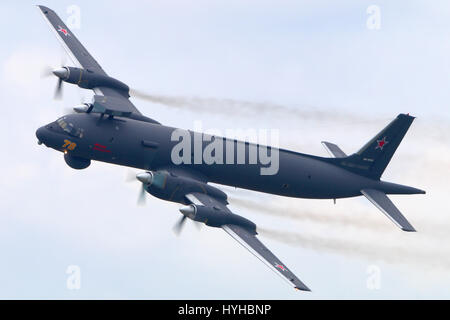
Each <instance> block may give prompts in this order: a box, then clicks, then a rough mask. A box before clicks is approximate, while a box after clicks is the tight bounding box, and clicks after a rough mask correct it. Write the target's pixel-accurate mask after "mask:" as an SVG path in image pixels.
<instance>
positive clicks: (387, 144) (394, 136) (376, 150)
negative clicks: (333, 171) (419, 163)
mask: <svg viewBox="0 0 450 320" xmlns="http://www.w3.org/2000/svg"><path fill="white" fill-rule="evenodd" d="M413 120H414V117H412V116H410V115H409V114H399V115H398V116H397V118H395V119H394V120H393V121H392V122H391V123H390V124H388V125H387V126H386V127H385V128H384V129H383V130H381V131H380V132H379V133H378V134H377V135H376V136H375V137H374V138H373V139H372V140H370V141H369V142H368V143H366V145H365V146H364V147H362V148H361V150H359V151H358V152H357V153H355V154H353V155H351V156H349V157H346V158H341V161H340V163H339V164H340V165H341V166H343V167H345V168H346V169H348V170H351V171H354V172H356V173H358V174H360V175H364V176H367V177H370V178H373V179H379V178H380V177H381V175H382V174H383V172H384V170H385V169H386V167H387V165H388V164H389V162H390V161H391V158H392V156H393V155H394V153H395V151H396V150H397V147H398V146H399V144H400V142H401V141H402V139H403V137H404V136H405V134H406V132H407V131H408V129H409V127H410V126H411V123H412V122H413Z"/></svg>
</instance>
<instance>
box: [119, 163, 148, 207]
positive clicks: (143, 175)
mask: <svg viewBox="0 0 450 320" xmlns="http://www.w3.org/2000/svg"><path fill="white" fill-rule="evenodd" d="M136 179H137V180H138V181H140V182H141V189H140V190H139V195H138V199H137V204H138V205H139V206H142V205H145V200H146V195H147V192H146V190H145V185H146V184H150V183H151V182H152V179H153V174H152V173H151V172H140V173H137V174H136V173H135V172H133V171H131V170H128V171H127V174H126V177H125V181H126V182H135V181H136Z"/></svg>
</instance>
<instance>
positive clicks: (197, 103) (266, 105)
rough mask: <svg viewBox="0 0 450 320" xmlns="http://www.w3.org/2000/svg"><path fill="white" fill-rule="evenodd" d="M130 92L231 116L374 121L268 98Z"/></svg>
mask: <svg viewBox="0 0 450 320" xmlns="http://www.w3.org/2000/svg"><path fill="white" fill-rule="evenodd" d="M130 94H131V95H132V96H133V97H136V98H140V99H143V100H147V101H150V102H153V103H159V104H162V105H165V106H168V107H173V108H178V109H186V110H191V111H199V112H209V113H214V114H224V115H231V116H235V115H236V114H240V115H248V116H253V115H255V114H258V115H261V114H270V115H271V116H283V115H284V116H287V117H292V116H296V117H299V118H301V119H302V120H322V121H339V122H344V123H349V124H351V123H354V122H358V123H361V122H364V123H374V121H377V120H376V119H375V120H374V119H373V118H368V117H364V116H362V115H356V114H354V113H349V112H343V111H336V110H321V109H318V108H314V107H308V108H293V107H288V106H284V105H280V104H276V103H270V102H250V101H242V100H234V99H217V98H199V97H183V96H167V95H156V94H146V93H143V92H141V91H138V90H133V89H132V90H130ZM378 120H379V119H378Z"/></svg>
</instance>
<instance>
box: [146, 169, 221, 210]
mask: <svg viewBox="0 0 450 320" xmlns="http://www.w3.org/2000/svg"><path fill="white" fill-rule="evenodd" d="M138 179H139V180H140V181H141V182H142V183H144V187H145V189H146V190H147V192H148V193H150V194H151V195H153V196H155V197H157V198H160V199H163V200H168V201H172V202H178V203H182V204H186V203H187V201H186V199H185V195H186V194H189V193H194V192H199V193H206V194H208V195H211V196H212V197H214V198H216V199H222V200H226V199H227V195H226V194H225V193H224V192H223V191H221V190H219V189H217V188H215V187H213V186H210V185H209V184H207V183H204V182H201V181H198V180H195V179H191V178H188V177H185V176H177V175H175V174H173V173H171V172H168V171H165V170H160V171H148V172H145V173H142V174H139V175H138Z"/></svg>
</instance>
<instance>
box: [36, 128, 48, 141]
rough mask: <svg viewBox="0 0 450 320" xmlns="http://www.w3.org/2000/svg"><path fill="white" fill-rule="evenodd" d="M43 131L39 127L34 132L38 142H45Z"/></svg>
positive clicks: (43, 129)
mask: <svg viewBox="0 0 450 320" xmlns="http://www.w3.org/2000/svg"><path fill="white" fill-rule="evenodd" d="M45 130H47V129H45V128H44V127H40V128H39V129H37V130H36V137H37V138H38V142H40V143H42V142H45Z"/></svg>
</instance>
